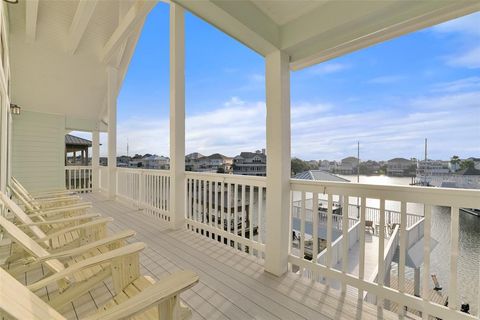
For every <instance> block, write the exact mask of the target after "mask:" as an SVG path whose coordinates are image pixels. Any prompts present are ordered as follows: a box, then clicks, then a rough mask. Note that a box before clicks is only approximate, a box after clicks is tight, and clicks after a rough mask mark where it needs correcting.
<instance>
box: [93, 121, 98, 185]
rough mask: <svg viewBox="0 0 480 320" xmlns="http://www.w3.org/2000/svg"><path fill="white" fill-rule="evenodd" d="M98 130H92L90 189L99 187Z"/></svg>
mask: <svg viewBox="0 0 480 320" xmlns="http://www.w3.org/2000/svg"><path fill="white" fill-rule="evenodd" d="M99 177H100V132H99V131H98V130H93V131H92V191H93V192H98V190H99V189H100V179H99Z"/></svg>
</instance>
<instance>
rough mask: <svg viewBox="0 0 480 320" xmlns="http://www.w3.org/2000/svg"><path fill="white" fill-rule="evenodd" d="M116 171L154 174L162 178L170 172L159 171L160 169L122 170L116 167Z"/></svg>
mask: <svg viewBox="0 0 480 320" xmlns="http://www.w3.org/2000/svg"><path fill="white" fill-rule="evenodd" d="M117 170H118V171H120V172H131V173H148V174H156V175H162V176H169V175H170V170H160V169H142V168H123V167H117Z"/></svg>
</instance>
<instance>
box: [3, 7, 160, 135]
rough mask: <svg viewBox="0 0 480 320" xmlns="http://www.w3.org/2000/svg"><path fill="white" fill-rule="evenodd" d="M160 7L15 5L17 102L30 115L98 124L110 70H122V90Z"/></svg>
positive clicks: (14, 92)
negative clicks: (152, 13) (145, 30)
mask: <svg viewBox="0 0 480 320" xmlns="http://www.w3.org/2000/svg"><path fill="white" fill-rule="evenodd" d="M155 3H156V1H136V0H122V1H113V0H89V1H83V0H70V1H61V0H60V1H57V0H48V1H45V0H27V1H25V0H20V1H19V3H18V4H9V5H8V10H9V11H8V13H9V22H10V25H9V28H10V30H9V31H10V37H9V44H10V48H9V49H10V60H11V74H12V80H11V89H12V97H11V100H12V102H13V103H16V104H18V105H19V106H21V107H22V108H23V109H24V110H30V111H37V112H44V113H52V114H61V115H65V116H66V117H67V119H68V120H69V121H68V123H71V124H73V125H75V123H78V124H79V126H80V127H81V126H83V125H84V124H87V125H90V124H89V123H92V122H94V123H98V121H99V120H101V119H102V118H104V117H105V113H106V110H105V101H106V92H107V76H106V69H107V66H108V65H111V66H114V67H116V68H118V70H119V72H118V74H119V80H118V83H119V87H120V86H121V84H122V82H123V78H124V76H125V74H126V70H127V68H128V65H129V62H130V59H131V57H132V54H133V51H134V48H135V45H136V42H137V40H138V37H139V35H140V32H141V28H142V26H143V22H144V19H145V16H146V15H147V14H148V12H149V11H150V10H151V8H153V6H154V5H155ZM72 120H73V121H72ZM75 120H78V121H75ZM72 129H82V128H72Z"/></svg>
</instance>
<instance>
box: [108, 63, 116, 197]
mask: <svg viewBox="0 0 480 320" xmlns="http://www.w3.org/2000/svg"><path fill="white" fill-rule="evenodd" d="M117 73H118V71H117V69H115V68H114V67H108V68H107V109H108V197H109V198H110V199H115V195H116V193H117V172H116V169H117Z"/></svg>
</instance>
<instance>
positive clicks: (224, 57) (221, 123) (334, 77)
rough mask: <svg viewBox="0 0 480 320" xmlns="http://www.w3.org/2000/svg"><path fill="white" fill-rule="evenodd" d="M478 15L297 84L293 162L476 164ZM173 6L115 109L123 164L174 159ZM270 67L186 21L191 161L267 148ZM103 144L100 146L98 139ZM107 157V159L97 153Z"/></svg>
mask: <svg viewBox="0 0 480 320" xmlns="http://www.w3.org/2000/svg"><path fill="white" fill-rule="evenodd" d="M479 26H480V14H479V13H477V14H475V15H470V16H467V17H463V18H460V19H457V20H454V21H451V22H448V23H446V24H442V25H440V26H436V27H433V28H429V29H426V30H422V31H419V32H416V33H414V34H410V35H407V36H403V37H400V38H397V39H394V40H391V41H388V42H385V43H381V44H378V45H376V46H373V47H370V48H367V49H364V50H361V51H358V52H354V53H351V54H349V55H347V56H344V57H341V58H338V59H334V60H332V61H329V62H326V63H322V64H319V65H316V66H312V67H310V68H306V69H304V70H301V71H297V72H292V74H291V90H292V94H291V104H292V155H293V156H297V157H300V158H303V159H330V160H334V159H337V160H339V159H341V158H343V157H346V156H349V155H353V154H355V153H356V141H357V140H360V144H361V158H363V159H367V158H368V159H374V160H387V159H390V158H393V157H406V158H410V157H422V153H423V139H424V138H428V139H429V152H430V153H429V155H430V157H431V158H439V159H447V158H449V157H451V155H453V154H458V155H460V156H461V157H468V156H477V157H478V156H480V27H479ZM168 42H169V39H168V5H166V4H163V3H160V4H159V5H157V7H156V8H154V9H153V11H152V12H151V13H150V15H149V17H148V19H147V22H146V23H145V27H144V29H143V33H142V36H141V38H140V40H139V43H138V46H137V49H136V52H135V54H134V57H133V59H132V62H131V64H130V68H129V71H128V74H127V77H126V79H125V82H124V84H123V87H122V91H121V93H120V96H119V98H118V153H119V154H125V153H126V141H127V138H128V141H129V145H130V153H131V154H133V153H147V152H148V153H157V154H163V155H168V116H169V115H168V108H169V105H168V103H169V97H168V72H169V70H168V61H169V48H168ZM264 73H265V71H264V59H263V57H261V56H260V55H258V54H257V53H255V52H253V51H251V50H250V49H248V48H246V47H245V46H243V45H242V44H240V43H238V42H236V41H235V40H234V39H232V38H230V37H229V36H227V35H225V34H223V33H222V32H220V31H218V30H216V29H215V28H214V27H212V26H210V25H208V24H207V23H205V22H204V21H203V20H201V19H199V18H197V17H195V16H193V15H191V14H187V16H186V109H187V110H186V111H187V133H186V137H187V153H190V152H195V151H198V152H201V153H203V154H210V153H213V152H220V153H224V154H226V155H230V156H234V155H236V154H238V153H239V152H240V151H253V150H255V149H260V148H263V147H264V146H265V93H264V90H265V89H264V81H265V77H264ZM102 140H103V139H102ZM102 149H103V150H102V153H104V152H106V149H105V148H102Z"/></svg>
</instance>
